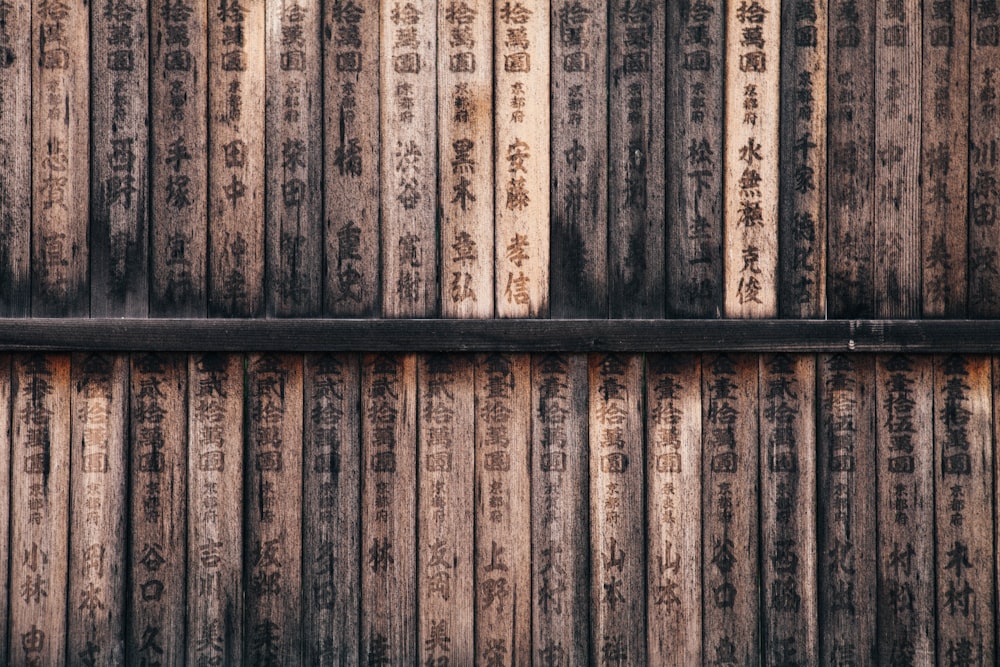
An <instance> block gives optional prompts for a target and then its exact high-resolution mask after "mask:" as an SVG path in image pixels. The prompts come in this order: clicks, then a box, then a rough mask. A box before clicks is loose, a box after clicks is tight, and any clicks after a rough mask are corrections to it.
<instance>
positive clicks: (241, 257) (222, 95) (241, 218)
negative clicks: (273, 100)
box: [208, 0, 266, 317]
mask: <svg viewBox="0 0 1000 667" xmlns="http://www.w3.org/2000/svg"><path fill="white" fill-rule="evenodd" d="M208 10H209V16H208V131H209V135H208V136H209V139H210V141H209V145H208V183H209V191H208V248H209V252H208V281H209V285H208V311H209V314H210V315H212V316H216V317H257V316H260V315H261V314H262V313H263V310H264V217H265V216H264V196H265V193H264V125H265V122H264V115H265V114H264V107H265V96H264V87H265V78H266V77H265V64H264V63H265V40H264V22H265V11H264V3H263V2H260V1H259V0H258V1H256V2H247V3H241V2H239V1H238V0H237V1H234V0H222V1H221V2H220V4H218V5H217V6H210V7H209V8H208Z"/></svg>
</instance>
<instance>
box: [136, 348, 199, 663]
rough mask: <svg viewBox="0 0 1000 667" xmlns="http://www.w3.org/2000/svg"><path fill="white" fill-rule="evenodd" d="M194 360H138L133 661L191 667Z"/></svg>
mask: <svg viewBox="0 0 1000 667" xmlns="http://www.w3.org/2000/svg"><path fill="white" fill-rule="evenodd" d="M187 373H188V367H187V356H186V355H180V354H177V355H160V354H155V353H149V354H139V355H135V356H133V357H132V369H131V378H130V380H131V392H130V395H131V405H130V412H129V414H130V419H129V428H130V436H129V457H130V474H129V489H130V498H131V504H130V508H131V511H130V514H129V532H128V544H129V557H128V567H127V570H128V575H127V576H128V581H129V582H130V583H129V591H128V593H127V594H126V599H127V601H128V607H127V609H128V611H127V613H128V619H129V620H128V623H127V626H128V635H127V636H126V645H125V649H126V662H128V663H132V664H137V663H139V664H141V662H142V661H145V662H146V664H151V663H154V662H159V663H160V664H161V665H163V666H164V667H180V666H181V665H183V664H184V646H185V642H186V637H185V619H184V616H185V611H186V610H185V582H184V575H185V558H186V554H187V531H186V529H185V527H186V525H187V514H188V513H187V510H188V504H187V458H188V456H187V455H188V447H187V442H188V431H187V400H186V399H187V396H188V382H187Z"/></svg>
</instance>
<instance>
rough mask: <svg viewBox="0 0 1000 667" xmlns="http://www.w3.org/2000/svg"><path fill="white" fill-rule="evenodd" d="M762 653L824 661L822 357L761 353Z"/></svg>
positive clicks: (783, 661)
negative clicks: (819, 548) (820, 590)
mask: <svg viewBox="0 0 1000 667" xmlns="http://www.w3.org/2000/svg"><path fill="white" fill-rule="evenodd" d="M759 392H760V400H759V410H760V446H761V461H760V490H761V496H760V506H761V546H760V548H761V558H760V562H761V565H762V567H761V570H762V571H761V579H762V584H761V585H762V588H763V591H762V593H763V604H762V607H763V615H764V619H763V628H764V637H763V642H762V645H763V650H762V652H763V657H764V664H766V665H787V664H789V663H790V662H797V663H798V664H803V665H815V664H819V628H818V625H817V618H818V616H817V604H818V599H817V592H816V357H815V356H813V355H804V354H802V355H794V356H789V355H786V354H768V355H762V356H761V358H760V388H759Z"/></svg>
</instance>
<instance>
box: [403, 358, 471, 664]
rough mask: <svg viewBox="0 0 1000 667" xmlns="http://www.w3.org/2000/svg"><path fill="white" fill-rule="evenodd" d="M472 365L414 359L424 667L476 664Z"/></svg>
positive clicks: (419, 595) (420, 644)
mask: <svg viewBox="0 0 1000 667" xmlns="http://www.w3.org/2000/svg"><path fill="white" fill-rule="evenodd" d="M473 370H474V364H473V363H472V360H471V358H469V357H464V356H457V355H443V354H441V355H425V356H421V357H419V358H418V360H417V383H418V387H417V391H418V400H419V403H420V405H419V416H418V417H417V421H418V423H419V427H418V432H417V437H418V442H417V448H418V458H417V476H418V477H417V483H418V485H419V486H418V490H417V495H418V497H419V500H418V503H419V504H418V506H417V533H418V535H419V536H420V537H419V542H418V544H417V608H418V613H419V619H418V621H417V623H418V628H417V633H418V634H417V647H418V650H419V653H420V660H419V662H420V663H421V664H427V663H430V664H445V663H448V664H450V663H454V664H459V665H462V664H466V665H468V664H473V662H474V651H475V644H474V640H473V617H474V614H473V611H474V591H475V588H474V586H473V553H474V549H473V533H474V530H473V517H474V510H473V487H474V484H475V476H474V473H473V464H474V462H475V449H474V447H471V446H470V444H471V443H470V442H469V440H468V438H467V435H468V434H469V433H473V432H474V431H473V428H474V420H475V392H474V385H473V382H474V377H473Z"/></svg>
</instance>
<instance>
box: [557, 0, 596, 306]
mask: <svg viewBox="0 0 1000 667" xmlns="http://www.w3.org/2000/svg"><path fill="white" fill-rule="evenodd" d="M607 14H608V4H607V0H582V1H581V0H556V1H555V2H552V3H551V15H550V18H549V22H550V24H551V26H550V27H551V30H552V32H551V37H550V43H551V48H552V55H551V58H550V63H551V67H552V70H551V105H552V108H551V110H550V111H551V119H550V124H549V127H550V132H551V137H550V142H551V151H552V152H551V159H550V165H551V166H550V169H551V179H552V187H551V188H550V190H549V197H550V202H549V203H550V214H549V219H550V225H551V232H550V234H551V239H552V241H551V244H552V245H551V256H550V258H549V285H550V289H551V294H550V295H549V299H550V302H551V310H552V316H553V317H562V318H567V317H597V318H600V317H605V316H606V315H607V314H608V245H607V243H608V220H607V217H608V201H607V192H608V183H607V177H608V163H607V157H608V139H607V131H608V128H607V123H608V101H607V99H606V98H605V97H604V96H603V95H592V94H590V92H591V90H592V87H593V86H594V85H595V82H598V81H606V80H607V59H608V54H607V33H606V31H607Z"/></svg>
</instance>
